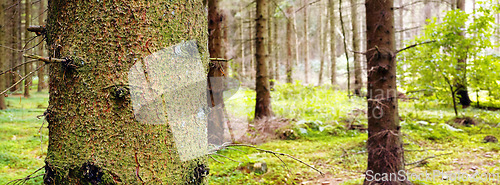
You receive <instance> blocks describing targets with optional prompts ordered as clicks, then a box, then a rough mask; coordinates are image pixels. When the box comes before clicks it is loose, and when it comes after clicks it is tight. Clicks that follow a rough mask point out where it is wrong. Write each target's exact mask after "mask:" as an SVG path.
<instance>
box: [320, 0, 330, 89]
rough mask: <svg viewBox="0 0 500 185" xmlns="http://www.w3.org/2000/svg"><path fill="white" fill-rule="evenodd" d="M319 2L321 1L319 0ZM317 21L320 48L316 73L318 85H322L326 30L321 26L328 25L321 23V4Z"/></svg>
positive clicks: (322, 11)
mask: <svg viewBox="0 0 500 185" xmlns="http://www.w3.org/2000/svg"><path fill="white" fill-rule="evenodd" d="M320 3H322V2H321V1H320ZM318 8H319V21H318V27H319V35H318V36H319V50H320V52H319V53H320V54H319V56H320V59H319V60H320V64H319V75H318V86H321V85H323V69H324V68H325V67H324V66H325V54H326V32H325V29H324V28H323V27H324V26H323V25H328V24H324V23H323V21H324V20H323V17H324V15H323V13H324V8H323V6H319V7H318Z"/></svg>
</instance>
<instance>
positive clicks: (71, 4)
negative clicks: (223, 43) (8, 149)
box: [44, 0, 208, 184]
mask: <svg viewBox="0 0 500 185" xmlns="http://www.w3.org/2000/svg"><path fill="white" fill-rule="evenodd" d="M205 8H206V6H205V5H204V3H203V1H202V0H188V1H185V2H182V3H181V2H177V1H176V2H170V1H168V2H167V1H145V0H142V1H134V2H128V1H126V2H125V1H92V2H87V1H68V0H51V1H49V7H48V19H47V27H46V28H47V44H48V46H49V47H48V48H51V49H50V51H49V53H50V57H52V58H59V59H64V58H66V59H67V60H66V61H65V62H62V63H55V64H51V65H50V73H49V77H50V83H49V85H50V88H49V93H50V100H49V107H48V108H47V111H46V114H45V115H46V119H47V121H48V129H49V145H48V151H47V158H46V159H45V162H46V167H45V177H44V182H45V184H119V183H121V184H200V183H206V180H205V178H204V177H205V176H206V175H207V172H208V170H207V169H206V159H205V157H203V156H204V155H205V154H206V149H207V135H206V116H204V115H206V114H205V113H204V112H205V111H204V110H206V107H205V106H206V102H207V100H206V98H207V95H206V93H205V92H206V83H207V82H206V81H205V80H206V70H207V69H206V66H207V64H208V48H207V42H208V40H207V38H208V35H207V25H208V23H207V16H206V13H205V11H206V9H205ZM190 40H195V41H190ZM158 68H160V69H158ZM155 69H156V70H155ZM141 79H142V80H141ZM189 84H194V86H196V88H191V87H190V86H183V85H189ZM191 86H193V85H191ZM193 89H194V90H193ZM200 89H201V91H199V92H198V91H197V90H200ZM141 100H142V101H141ZM190 106H193V107H190ZM195 106H198V107H195ZM193 114H194V116H193ZM181 128H182V129H181ZM200 129H201V130H200ZM179 130H181V131H179Z"/></svg>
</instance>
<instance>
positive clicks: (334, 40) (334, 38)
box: [328, 0, 337, 86]
mask: <svg viewBox="0 0 500 185" xmlns="http://www.w3.org/2000/svg"><path fill="white" fill-rule="evenodd" d="M328 14H329V15H330V18H329V20H330V57H331V64H330V67H331V68H330V71H331V72H330V75H331V77H330V80H331V83H332V85H333V86H336V85H337V71H336V69H337V65H336V64H337V47H336V46H337V35H336V34H335V3H334V2H333V0H328Z"/></svg>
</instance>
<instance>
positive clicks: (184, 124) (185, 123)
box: [128, 41, 239, 160]
mask: <svg viewBox="0 0 500 185" xmlns="http://www.w3.org/2000/svg"><path fill="white" fill-rule="evenodd" d="M204 64H205V63H204V62H203V61H202V60H201V56H200V52H199V50H198V45H197V43H196V41H186V42H182V43H179V44H177V45H174V46H171V47H168V48H165V49H163V50H160V51H158V52H155V53H153V54H151V55H149V56H147V57H145V58H143V59H142V60H141V61H137V62H136V63H135V65H134V66H132V67H131V69H130V71H129V74H128V78H129V86H130V96H131V103H132V107H133V110H134V116H135V118H136V120H137V121H138V122H140V123H143V124H169V126H170V129H171V132H172V133H173V136H174V142H175V146H176V147H177V150H178V152H179V155H180V158H181V160H191V159H194V158H197V157H200V156H203V155H205V154H207V152H208V144H209V140H208V139H207V138H221V137H222V136H223V134H224V133H223V130H221V129H211V128H209V127H216V126H217V127H218V126H220V124H219V123H220V122H221V121H222V120H224V118H223V116H224V115H223V114H217V115H215V116H209V115H214V114H213V111H214V110H221V108H220V107H221V106H222V105H221V104H222V101H223V100H221V101H217V102H215V104H212V103H209V102H210V96H209V94H210V91H209V92H208V93H207V91H208V88H207V83H208V82H207V74H206V70H207V67H206V66H205V65H204ZM210 82H211V83H218V84H224V85H223V86H220V88H225V89H219V90H218V91H220V92H224V91H226V93H224V96H225V99H227V98H228V97H229V96H231V95H233V94H234V93H236V91H237V89H238V88H239V82H238V81H237V80H234V79H231V78H226V77H213V78H210ZM211 91H214V89H211ZM217 116H219V117H217ZM221 116H222V117H221ZM208 119H214V120H216V121H215V122H216V123H218V124H208V123H213V122H214V120H208ZM210 144H220V143H210Z"/></svg>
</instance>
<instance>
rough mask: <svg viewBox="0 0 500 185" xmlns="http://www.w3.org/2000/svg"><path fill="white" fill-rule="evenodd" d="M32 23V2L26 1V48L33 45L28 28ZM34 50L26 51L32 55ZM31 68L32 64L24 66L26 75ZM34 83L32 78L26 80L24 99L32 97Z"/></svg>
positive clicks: (26, 59) (25, 59)
mask: <svg viewBox="0 0 500 185" xmlns="http://www.w3.org/2000/svg"><path fill="white" fill-rule="evenodd" d="M30 23H31V1H30V0H24V45H25V48H26V49H28V48H31V44H30V42H29V40H30V37H31V33H30V32H29V31H28V27H29V25H30ZM31 52H32V50H29V51H25V53H31ZM28 60H31V59H29V58H24V62H27V61H28ZM31 66H32V63H30V64H26V65H24V75H28V73H30V72H31ZM32 81H33V78H32V77H31V76H28V77H26V79H25V80H24V97H25V98H29V97H30V86H31V82H32Z"/></svg>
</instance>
